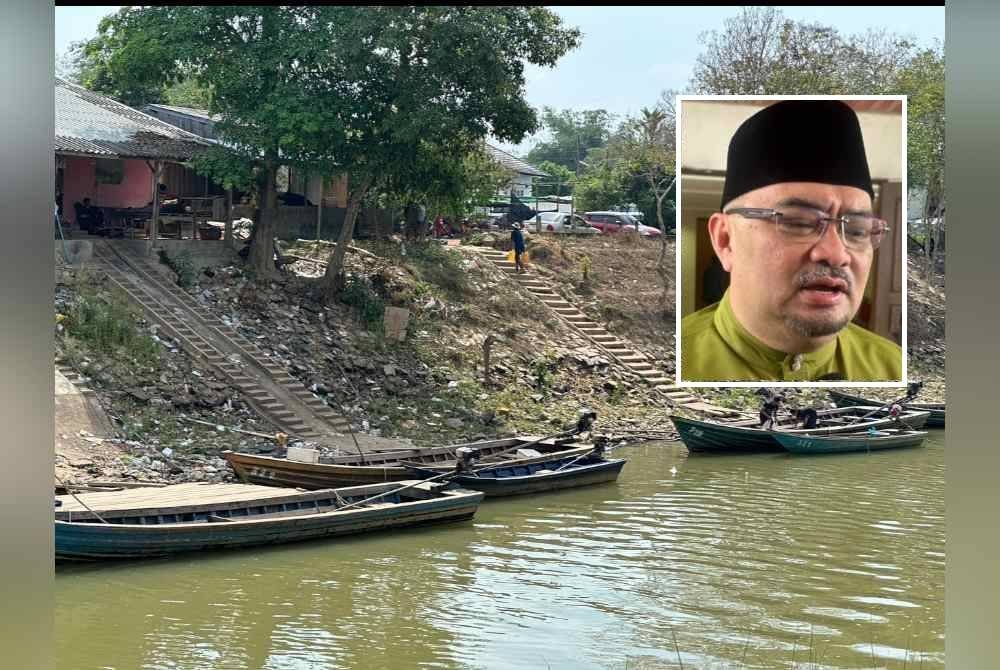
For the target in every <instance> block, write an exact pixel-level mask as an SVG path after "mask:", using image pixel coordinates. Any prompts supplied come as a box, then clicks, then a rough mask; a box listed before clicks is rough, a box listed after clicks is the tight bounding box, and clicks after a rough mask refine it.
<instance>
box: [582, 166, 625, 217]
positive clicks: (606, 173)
mask: <svg viewBox="0 0 1000 670" xmlns="http://www.w3.org/2000/svg"><path fill="white" fill-rule="evenodd" d="M628 179H629V175H628V174H627V173H625V172H624V171H623V170H622V169H621V168H620V167H619V166H617V165H611V164H609V163H607V162H600V163H592V164H591V167H589V168H587V169H586V171H584V172H583V173H582V174H580V176H579V177H577V178H576V181H575V182H574V187H573V206H574V208H575V209H576V210H577V211H580V212H590V211H595V210H606V209H612V208H614V207H618V206H619V205H621V204H622V203H624V202H626V201H627V200H628V196H627V195H626V191H627V188H628Z"/></svg>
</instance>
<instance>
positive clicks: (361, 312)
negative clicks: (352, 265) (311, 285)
mask: <svg viewBox="0 0 1000 670" xmlns="http://www.w3.org/2000/svg"><path fill="white" fill-rule="evenodd" d="M340 300H341V302H343V303H344V304H345V305H350V306H351V307H353V308H354V309H355V310H356V312H357V315H358V318H359V319H360V320H361V322H362V323H363V324H365V327H366V328H367V329H368V330H370V331H373V332H380V331H381V330H382V323H383V319H384V317H385V301H384V300H382V297H381V296H379V295H378V293H376V292H375V290H374V289H373V288H372V287H371V286H370V285H369V284H368V282H366V281H365V280H364V279H359V278H358V277H351V278H350V279H349V280H348V281H347V284H345V285H344V289H343V291H341V292H340Z"/></svg>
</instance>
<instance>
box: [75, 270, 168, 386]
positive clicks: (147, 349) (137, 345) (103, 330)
mask: <svg viewBox="0 0 1000 670" xmlns="http://www.w3.org/2000/svg"><path fill="white" fill-rule="evenodd" d="M76 289H77V295H76V299H75V300H74V301H73V303H72V304H71V305H70V307H69V309H68V310H67V314H66V315H65V319H64V320H63V322H62V324H63V327H64V329H65V337H64V352H65V353H66V357H67V359H68V360H69V362H70V363H71V364H72V363H73V361H74V359H75V360H77V361H78V360H79V359H81V358H82V357H83V356H84V355H86V354H88V353H93V354H99V355H102V356H104V357H106V358H109V359H111V358H114V359H119V360H131V361H135V362H136V363H139V364H141V365H144V366H147V367H152V368H157V369H158V368H159V364H160V354H159V346H158V345H157V343H156V341H155V340H153V338H151V337H150V336H149V335H147V334H145V333H142V332H140V331H139V329H138V327H137V326H136V322H137V321H138V319H139V314H138V310H135V309H134V308H133V307H132V306H131V305H129V303H128V302H127V301H126V299H125V298H124V297H123V296H121V295H120V294H117V293H114V292H110V291H98V290H97V289H96V288H94V287H92V286H89V285H87V284H85V283H82V282H81V283H79V284H78V285H77V287H76Z"/></svg>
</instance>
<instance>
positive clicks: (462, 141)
mask: <svg viewBox="0 0 1000 670" xmlns="http://www.w3.org/2000/svg"><path fill="white" fill-rule="evenodd" d="M316 11H317V12H318V13H319V15H320V23H321V24H322V25H323V31H324V33H325V34H326V38H327V40H329V41H330V42H331V43H332V44H334V45H336V48H335V49H331V50H330V51H329V53H328V59H327V60H326V62H325V63H323V65H322V67H321V71H322V73H323V79H324V80H325V81H326V82H328V85H329V90H330V93H331V95H330V96H324V97H323V105H324V106H325V107H326V108H327V113H328V114H329V115H330V121H329V122H328V123H326V124H324V126H323V131H324V132H327V133H329V136H330V140H331V142H330V143H331V145H332V146H335V147H336V152H337V154H336V155H337V157H338V160H339V161H342V163H343V165H344V166H345V167H348V168H349V169H350V174H351V177H350V178H351V183H352V186H351V187H350V193H349V198H348V207H347V216H346V218H345V222H344V227H343V229H342V230H341V233H340V236H339V239H338V244H337V246H336V248H335V249H334V251H333V253H332V254H331V256H330V259H329V261H328V265H327V270H326V275H325V283H326V285H327V287H328V288H329V289H331V291H336V290H337V289H338V288H339V286H340V284H341V282H342V275H341V273H342V268H343V258H344V252H345V249H346V246H347V243H348V242H349V241H350V239H351V235H352V234H353V227H354V221H355V218H356V214H357V205H358V203H360V201H361V199H362V198H363V197H364V196H365V195H366V194H367V193H368V191H369V190H370V189H372V188H373V187H374V186H375V185H376V184H377V182H378V181H379V180H383V179H386V178H390V179H394V180H396V181H399V182H402V183H405V182H407V181H409V182H411V183H412V182H413V181H414V176H415V175H420V174H426V171H427V167H428V159H429V157H432V156H435V155H441V154H442V153H444V154H449V153H450V154H451V155H465V154H466V153H467V151H468V149H469V142H470V141H471V140H472V139H476V140H477V141H478V140H479V139H482V138H485V137H486V136H487V135H488V134H491V135H493V136H494V137H496V138H498V139H500V140H502V141H512V142H519V141H520V140H521V139H522V138H523V137H524V135H526V134H527V133H529V132H532V131H533V130H534V129H535V128H536V127H537V119H536V116H535V112H534V110H532V108H531V107H530V106H529V105H528V104H527V102H526V101H525V100H524V97H523V93H524V85H525V82H524V65H525V62H528V63H532V64H535V65H542V66H549V67H551V66H553V65H554V64H555V63H556V61H557V60H558V59H559V58H560V57H561V56H562V55H563V54H564V53H565V52H566V51H567V50H569V49H571V48H574V47H575V46H576V45H577V43H578V41H579V31H577V30H576V29H566V28H562V27H561V19H560V18H559V17H558V16H557V15H556V14H554V13H553V12H551V11H549V10H547V9H544V8H540V7H513V6H506V7H457V6H435V7H406V6H404V7H381V6H377V7H376V6H368V7H322V8H316Z"/></svg>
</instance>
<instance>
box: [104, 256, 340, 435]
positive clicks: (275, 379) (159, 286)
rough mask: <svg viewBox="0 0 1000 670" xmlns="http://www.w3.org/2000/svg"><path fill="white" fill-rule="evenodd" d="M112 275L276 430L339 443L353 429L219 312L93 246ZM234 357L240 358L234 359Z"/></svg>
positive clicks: (152, 272)
mask: <svg viewBox="0 0 1000 670" xmlns="http://www.w3.org/2000/svg"><path fill="white" fill-rule="evenodd" d="M95 259H96V260H99V261H100V262H101V264H102V266H103V268H104V269H105V270H106V271H107V273H108V276H109V278H110V279H111V281H112V282H114V283H115V284H116V285H117V286H118V287H119V288H121V289H122V290H123V291H124V292H125V293H126V295H127V296H128V297H129V298H130V299H131V300H132V301H133V302H135V303H136V304H137V305H139V306H140V307H141V308H142V309H143V311H144V312H145V313H146V314H147V316H149V317H150V318H151V319H152V320H153V321H155V322H156V323H157V324H159V325H160V327H161V328H162V329H163V330H164V331H165V332H166V333H167V334H169V335H170V336H171V337H172V338H174V339H176V340H177V341H178V343H180V345H181V346H182V347H183V348H184V349H185V350H187V351H188V352H189V353H191V354H192V355H194V356H195V357H196V358H198V359H200V360H201V361H202V362H203V363H205V364H206V365H208V366H211V367H213V368H215V369H216V370H218V371H219V372H220V373H222V375H224V376H225V377H227V378H228V379H229V380H230V382H231V383H232V384H233V385H234V386H235V387H236V388H237V389H239V391H240V393H241V395H242V396H243V397H244V398H245V399H246V400H247V402H248V403H249V404H250V405H251V406H253V407H254V409H256V410H257V411H258V412H259V413H260V414H261V416H263V417H264V418H265V419H267V420H268V421H269V422H270V423H272V424H273V425H274V426H275V427H276V428H277V429H279V430H281V431H283V432H287V433H289V434H290V435H292V436H293V437H297V438H302V439H306V440H312V441H320V442H327V441H329V442H331V444H332V443H333V442H336V441H337V440H333V439H332V438H333V435H332V433H343V432H346V431H348V430H349V429H350V424H349V422H348V420H347V419H345V418H344V417H342V416H340V415H339V414H337V413H336V412H334V411H332V410H331V409H330V408H329V407H327V406H326V404H325V403H324V402H323V401H322V400H321V399H319V398H317V397H316V396H315V395H313V394H312V393H311V392H310V391H309V390H308V389H307V388H306V387H305V386H304V385H303V384H301V383H300V382H299V381H298V380H296V379H294V378H293V377H292V376H291V375H289V374H288V372H287V371H286V370H285V369H284V367H283V366H282V365H280V364H279V363H278V362H276V361H274V360H273V359H272V358H270V356H269V355H268V354H267V353H266V352H264V351H263V350H262V349H260V348H259V347H257V346H256V345H255V344H253V343H252V342H250V341H249V340H248V339H247V338H245V337H243V336H242V335H239V334H238V333H236V332H235V331H234V330H233V329H232V328H231V327H229V326H228V325H226V324H225V322H223V321H222V320H221V319H219V318H218V317H217V316H215V315H214V314H213V313H212V312H211V311H210V310H209V309H208V308H207V307H206V306H204V305H202V304H200V303H198V301H197V300H195V299H194V298H193V297H192V296H190V295H189V294H188V293H186V292H185V291H183V290H182V289H181V288H180V287H178V286H175V285H173V284H172V283H171V282H170V281H169V280H167V279H165V278H164V277H162V276H161V275H160V272H159V270H158V269H157V268H155V266H153V265H152V264H150V263H149V262H148V261H146V260H144V259H141V258H135V257H129V256H126V255H125V254H120V253H118V252H116V251H115V250H114V249H112V248H110V247H109V246H108V245H107V243H105V244H103V245H101V244H98V245H95ZM234 359H237V360H239V361H240V362H239V363H237V362H234Z"/></svg>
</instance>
